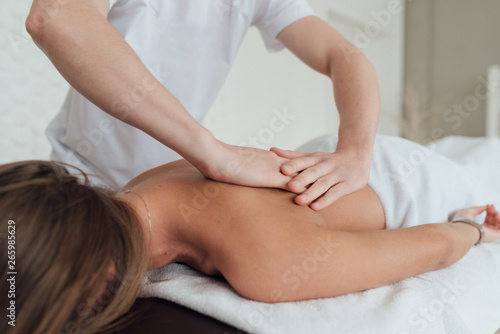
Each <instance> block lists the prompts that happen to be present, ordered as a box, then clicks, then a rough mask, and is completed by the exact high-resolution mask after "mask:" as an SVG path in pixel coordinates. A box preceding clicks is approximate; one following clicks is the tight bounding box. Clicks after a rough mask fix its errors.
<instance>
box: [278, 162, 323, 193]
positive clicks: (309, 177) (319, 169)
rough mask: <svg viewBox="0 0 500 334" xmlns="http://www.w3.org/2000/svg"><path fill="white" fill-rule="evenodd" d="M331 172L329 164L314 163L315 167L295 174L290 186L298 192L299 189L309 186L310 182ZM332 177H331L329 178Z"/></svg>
mask: <svg viewBox="0 0 500 334" xmlns="http://www.w3.org/2000/svg"><path fill="white" fill-rule="evenodd" d="M330 172H331V171H330V170H329V169H328V166H327V165H326V164H321V163H320V164H317V165H314V166H313V167H310V168H308V169H306V170H303V171H302V172H301V173H300V174H298V175H297V176H295V177H294V178H293V179H292V180H291V181H290V182H289V183H288V188H289V189H290V190H291V191H293V192H297V190H298V189H302V188H304V187H307V186H309V185H310V184H313V183H315V182H316V181H317V180H319V179H320V178H321V177H327V175H328V174H329V173H330ZM330 178H331V177H329V179H330ZM330 186H332V184H330ZM325 191H326V190H325Z"/></svg>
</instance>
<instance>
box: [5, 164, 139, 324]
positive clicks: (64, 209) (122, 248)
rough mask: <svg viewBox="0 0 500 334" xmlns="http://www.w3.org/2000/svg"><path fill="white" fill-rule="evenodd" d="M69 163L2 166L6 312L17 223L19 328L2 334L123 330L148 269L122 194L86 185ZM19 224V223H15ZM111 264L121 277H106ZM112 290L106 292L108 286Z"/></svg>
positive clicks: (17, 315) (6, 319)
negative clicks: (10, 239) (10, 243)
mask: <svg viewBox="0 0 500 334" xmlns="http://www.w3.org/2000/svg"><path fill="white" fill-rule="evenodd" d="M64 166H67V167H70V168H75V167H71V166H69V165H64V164H62V163H55V162H46V161H23V162H16V163H11V164H6V165H0V217H1V218H0V219H1V221H0V246H1V251H0V254H1V260H0V263H1V264H0V268H1V269H2V274H1V280H2V282H1V283H0V284H1V285H0V290H1V292H0V293H1V296H2V297H1V300H2V301H1V302H0V305H1V309H2V310H4V312H6V308H7V307H9V305H10V299H8V298H6V297H7V295H8V292H9V289H10V284H9V282H8V281H7V278H8V277H9V276H8V275H7V272H9V271H12V270H10V268H8V267H7V260H8V258H7V256H8V254H7V237H6V236H7V229H8V226H7V225H8V222H9V220H11V221H13V222H14V223H15V271H16V272H17V274H16V277H15V297H14V299H13V300H14V301H15V308H16V311H15V313H16V321H15V327H14V326H10V325H8V321H9V318H6V317H5V315H4V316H3V318H4V319H3V321H2V324H1V325H0V332H2V333H6V334H7V333H8V334H17V333H33V334H37V333H40V334H46V333H54V334H60V333H97V332H102V331H107V330H110V329H116V328H117V327H120V326H121V325H123V324H124V323H126V322H127V320H130V319H129V318H128V317H123V315H124V314H125V313H126V312H127V311H128V310H129V309H130V307H131V306H132V304H133V302H134V300H135V299H136V297H137V294H138V292H139V289H140V287H141V284H142V279H143V277H144V275H145V272H146V269H147V263H148V261H147V258H148V254H147V246H146V235H145V233H144V230H143V229H142V227H141V225H140V223H139V221H138V220H137V217H136V216H135V213H134V211H133V210H132V209H131V208H130V207H129V206H128V205H127V204H126V203H124V202H122V201H120V200H118V199H117V198H116V197H115V193H114V192H112V191H110V190H106V189H103V188H96V187H92V186H90V185H89V180H88V178H87V176H86V175H85V174H84V173H83V172H81V171H80V173H81V174H82V175H83V176H84V181H83V182H79V180H78V178H77V177H76V176H75V175H71V174H69V173H68V171H67V170H66V169H65V168H64ZM11 224H12V223H11ZM110 264H114V266H115V268H116V271H115V275H114V278H113V279H112V280H110V281H109V280H108V279H107V275H108V271H109V268H110ZM104 285H105V286H106V289H105V290H104V291H102V288H103V286H104Z"/></svg>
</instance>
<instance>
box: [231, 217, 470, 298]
mask: <svg viewBox="0 0 500 334" xmlns="http://www.w3.org/2000/svg"><path fill="white" fill-rule="evenodd" d="M272 225H273V227H272V228H267V229H261V230H260V232H258V233H255V230H254V234H253V236H251V237H248V238H242V237H239V238H235V239H237V240H232V241H235V242H236V243H238V244H239V245H237V244H236V243H234V244H233V245H232V247H234V248H233V250H235V252H233V253H232V254H233V255H232V256H229V257H227V258H226V259H225V260H226V262H225V263H224V266H223V267H222V268H223V270H222V272H223V274H224V276H225V277H226V279H227V280H228V281H229V283H230V284H231V285H232V286H233V287H234V288H235V289H236V290H237V291H238V292H239V293H240V294H241V295H243V296H244V297H247V298H249V299H254V300H258V301H263V302H283V301H297V300H303V299H312V298H322V297H333V296H338V295H342V294H346V293H350V292H356V291H362V290H366V289H370V288H375V287H380V286H384V285H388V284H391V283H395V282H398V281H400V280H403V279H405V278H408V277H412V276H415V275H418V274H421V273H425V272H428V271H433V270H436V269H441V268H444V267H447V266H449V265H451V264H453V263H454V262H456V261H457V260H459V259H460V258H462V257H463V256H464V255H465V254H466V253H467V252H468V250H469V249H470V248H471V247H472V245H474V244H475V243H476V241H477V240H478V238H479V232H478V230H477V229H476V228H475V227H473V226H470V225H468V224H463V223H442V224H426V225H420V226H415V227H410V228H405V229H397V230H383V231H362V232H344V231H332V230H326V229H322V228H319V227H316V226H314V225H311V224H309V223H302V224H295V223H290V222H286V221H283V222H282V223H278V224H272ZM276 225H277V226H276ZM241 247H244V248H245V247H246V248H245V250H244V251H242V248H241ZM224 269H226V270H224Z"/></svg>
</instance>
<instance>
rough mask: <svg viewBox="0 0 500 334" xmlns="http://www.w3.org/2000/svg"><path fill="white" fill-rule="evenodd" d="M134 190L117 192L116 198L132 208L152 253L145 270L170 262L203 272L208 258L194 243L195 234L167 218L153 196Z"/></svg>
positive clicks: (183, 225) (177, 221) (197, 243)
mask: <svg viewBox="0 0 500 334" xmlns="http://www.w3.org/2000/svg"><path fill="white" fill-rule="evenodd" d="M134 188H135V189H134ZM134 188H132V189H130V191H129V192H120V193H119V194H118V195H117V196H118V197H119V198H120V199H121V200H123V201H125V202H127V203H128V204H129V205H130V206H131V207H132V209H133V210H134V212H135V214H136V216H137V218H138V220H139V222H140V224H141V226H142V227H143V230H144V235H145V237H146V243H147V245H148V249H149V250H150V252H151V254H150V258H151V263H150V265H149V267H148V270H152V269H159V268H162V267H164V266H166V265H168V264H170V263H173V262H183V263H186V264H188V265H190V266H192V267H194V268H196V269H199V270H203V267H204V263H205V262H206V258H207V254H206V252H205V251H204V250H202V249H201V248H200V247H199V245H200V243H199V242H198V240H195V239H196V234H193V233H190V231H189V230H188V229H189V226H187V225H186V224H181V223H179V222H180V221H179V220H176V219H175V217H173V216H172V215H169V214H168V211H169V210H165V205H162V203H159V201H157V200H156V199H155V198H156V196H153V195H150V192H148V191H147V189H146V190H145V189H141V188H140V187H134ZM148 210H149V215H148ZM149 217H151V231H150V230H149V228H150V225H149ZM150 238H151V239H150Z"/></svg>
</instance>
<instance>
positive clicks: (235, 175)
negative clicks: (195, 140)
mask: <svg viewBox="0 0 500 334" xmlns="http://www.w3.org/2000/svg"><path fill="white" fill-rule="evenodd" d="M218 146H219V148H218V149H217V150H216V151H215V152H213V154H212V155H211V156H210V158H209V160H208V165H207V164H205V166H204V167H201V168H200V167H198V169H199V170H200V171H201V172H202V173H203V174H204V175H205V176H206V177H208V178H211V179H213V180H216V181H221V182H226V183H233V184H239V185H243V186H251V187H267V188H281V189H285V190H288V187H287V184H288V182H290V181H291V179H292V177H293V176H294V175H291V176H285V175H283V173H281V169H280V168H281V166H282V164H283V163H285V162H287V161H288V159H285V158H281V157H279V156H278V155H277V154H275V153H273V152H271V151H267V150H261V149H257V148H252V147H242V146H235V145H229V144H225V143H222V142H219V145H218Z"/></svg>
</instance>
